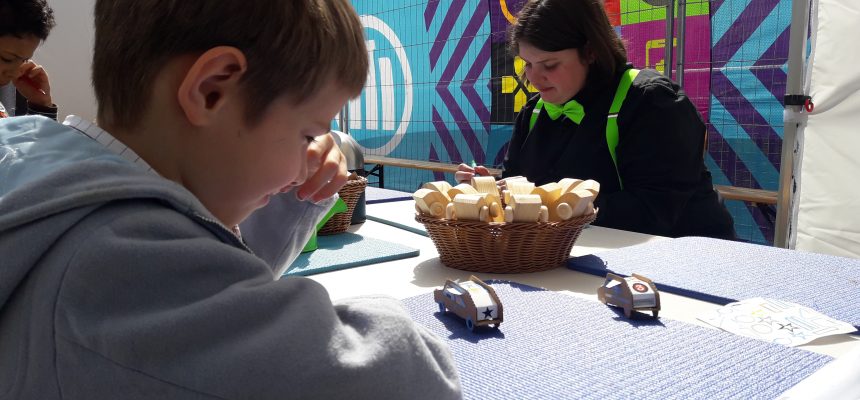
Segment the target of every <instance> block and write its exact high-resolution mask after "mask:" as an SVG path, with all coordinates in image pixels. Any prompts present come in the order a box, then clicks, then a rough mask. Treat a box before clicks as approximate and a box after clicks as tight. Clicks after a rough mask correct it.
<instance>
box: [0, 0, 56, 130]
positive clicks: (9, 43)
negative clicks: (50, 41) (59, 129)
mask: <svg viewBox="0 0 860 400" xmlns="http://www.w3.org/2000/svg"><path fill="white" fill-rule="evenodd" d="M53 27H54V12H53V10H51V7H50V6H48V3H47V2H46V1H45V0H0V88H2V87H3V86H6V85H8V84H9V83H12V84H13V85H14V86H15V89H17V94H18V96H17V97H18V101H16V103H17V107H15V113H14V115H25V114H41V115H44V116H46V117H50V118H53V119H57V106H56V105H54V102H53V100H52V99H51V84H50V82H49V80H48V74H47V73H46V72H45V69H44V68H42V66H41V65H38V64H36V63H35V62H33V60H32V58H33V53H34V52H35V51H36V47H38V46H39V44H40V43H42V41H44V40H45V39H47V38H48V34H49V33H50V32H51V28H53ZM10 114H11V113H10V112H9V110H7V109H6V107H4V106H3V103H2V102H0V118H3V117H7V116H10Z"/></svg>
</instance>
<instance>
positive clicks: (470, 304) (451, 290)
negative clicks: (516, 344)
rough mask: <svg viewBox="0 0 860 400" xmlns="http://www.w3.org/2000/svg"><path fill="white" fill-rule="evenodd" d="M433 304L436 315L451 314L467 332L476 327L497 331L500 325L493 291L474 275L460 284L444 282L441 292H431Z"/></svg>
mask: <svg viewBox="0 0 860 400" xmlns="http://www.w3.org/2000/svg"><path fill="white" fill-rule="evenodd" d="M433 300H434V301H435V302H436V303H437V304H438V306H439V312H441V313H445V312H447V311H451V312H453V313H454V314H456V315H457V316H459V317H460V318H462V319H463V320H465V322H466V328H468V329H469V330H471V331H474V330H475V327H478V326H491V327H492V328H494V329H498V327H499V325H500V324H501V323H502V322H503V321H504V307H503V306H502V301H501V299H499V296H498V295H497V294H496V291H495V289H493V287H492V286H490V285H488V284H486V283H485V282H484V281H482V280H480V279H478V278H477V277H476V276H474V275H472V276H470V277H469V280H467V281H464V282H461V283H458V282H454V281H452V280H450V279H449V280H446V281H445V285H444V286H442V289H436V290H434V291H433Z"/></svg>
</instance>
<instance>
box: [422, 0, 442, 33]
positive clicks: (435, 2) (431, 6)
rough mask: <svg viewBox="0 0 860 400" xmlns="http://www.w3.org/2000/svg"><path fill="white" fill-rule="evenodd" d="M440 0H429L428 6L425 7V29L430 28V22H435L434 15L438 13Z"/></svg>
mask: <svg viewBox="0 0 860 400" xmlns="http://www.w3.org/2000/svg"><path fill="white" fill-rule="evenodd" d="M439 2H440V0H429V1H428V2H427V8H425V9H424V29H425V30H429V29H430V24H431V23H433V16H434V15H436V10H437V9H439Z"/></svg>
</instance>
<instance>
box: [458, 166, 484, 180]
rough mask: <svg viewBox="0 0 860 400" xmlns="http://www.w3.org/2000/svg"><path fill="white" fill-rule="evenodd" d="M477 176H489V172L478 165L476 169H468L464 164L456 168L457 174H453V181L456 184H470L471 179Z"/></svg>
mask: <svg viewBox="0 0 860 400" xmlns="http://www.w3.org/2000/svg"><path fill="white" fill-rule="evenodd" d="M475 175H478V176H490V170H488V169H487V167H485V166H483V165H478V166H476V167H474V168H473V167H470V166H468V165H466V164H460V165H458V166H457V172H455V173H454V179H455V180H456V181H457V183H469V182H472V178H473V177H475Z"/></svg>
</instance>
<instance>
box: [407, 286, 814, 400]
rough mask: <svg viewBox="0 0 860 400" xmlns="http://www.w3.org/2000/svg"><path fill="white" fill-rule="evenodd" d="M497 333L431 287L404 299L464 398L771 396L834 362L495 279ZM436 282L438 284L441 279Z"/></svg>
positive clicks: (778, 346)
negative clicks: (441, 348)
mask: <svg viewBox="0 0 860 400" xmlns="http://www.w3.org/2000/svg"><path fill="white" fill-rule="evenodd" d="M492 285H493V287H494V288H495V289H496V292H497V293H498V295H499V297H500V299H501V300H502V304H503V305H504V310H505V315H504V318H505V320H504V322H503V323H502V324H501V326H500V327H499V330H492V329H490V328H485V330H480V331H477V332H476V333H472V332H470V331H469V330H467V329H466V326H465V323H464V322H463V320H461V319H459V318H458V317H456V316H454V315H453V314H451V313H446V314H441V313H440V312H439V311H438V307H437V305H436V304H435V303H434V302H433V296H432V294H424V295H420V296H416V297H412V298H409V299H406V300H404V301H403V304H404V305H405V307H406V308H407V310H408V311H409V312H410V314H411V315H412V317H413V318H414V319H415V321H416V322H418V323H419V324H421V325H424V326H426V327H427V328H429V329H430V330H431V331H433V332H435V333H436V334H438V335H439V336H441V337H442V338H444V339H445V340H446V341H447V342H448V344H449V345H450V347H451V350H452V352H453V354H454V359H455V361H456V363H457V368H458V371H459V373H460V379H461V381H462V384H463V389H464V392H465V397H466V398H467V399H482V400H483V399H599V400H605V399H729V398H731V399H773V398H776V397H777V396H778V395H779V394H781V393H782V392H784V391H786V390H788V389H789V388H790V387H792V386H793V385H794V384H796V383H797V382H799V381H801V380H802V379H803V378H805V377H807V376H808V375H810V374H811V373H812V372H814V371H815V370H817V369H818V368H820V367H821V366H823V365H824V364H825V363H827V362H828V361H830V360H831V358H830V357H828V356H824V355H820V354H816V353H811V352H807V351H804V350H799V349H795V348H790V347H784V346H780V345H775V344H770V343H766V342H761V341H756V340H753V339H748V338H745V337H741V336H735V335H732V334H729V333H726V332H723V331H719V330H716V329H710V328H705V327H700V326H696V325H690V324H686V323H682V322H677V321H670V320H667V319H659V320H654V319H651V318H650V317H642V319H633V320H628V319H625V318H624V317H623V316H621V315H619V314H618V313H617V312H615V311H614V309H612V308H609V307H607V306H605V305H603V304H601V303H599V302H597V301H589V300H584V299H580V298H575V297H572V296H569V295H565V294H560V293H554V292H549V291H543V290H540V289H536V288H533V287H530V286H525V285H520V284H516V283H501V282H493V283H492ZM440 286H441V282H440Z"/></svg>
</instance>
